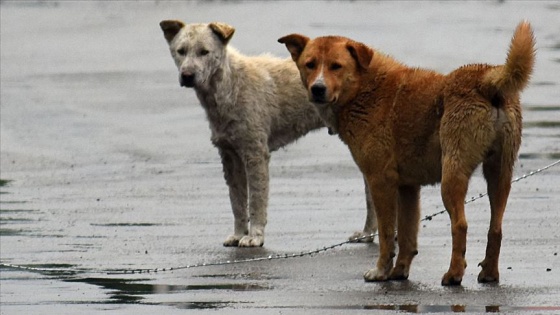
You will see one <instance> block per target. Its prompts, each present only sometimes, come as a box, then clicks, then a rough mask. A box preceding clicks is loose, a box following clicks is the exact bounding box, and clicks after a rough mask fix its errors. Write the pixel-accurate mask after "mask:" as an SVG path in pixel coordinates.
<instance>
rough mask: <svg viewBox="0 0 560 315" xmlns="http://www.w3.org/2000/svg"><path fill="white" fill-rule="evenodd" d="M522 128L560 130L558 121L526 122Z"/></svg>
mask: <svg viewBox="0 0 560 315" xmlns="http://www.w3.org/2000/svg"><path fill="white" fill-rule="evenodd" d="M523 128H560V121H528V122H524V123H523Z"/></svg>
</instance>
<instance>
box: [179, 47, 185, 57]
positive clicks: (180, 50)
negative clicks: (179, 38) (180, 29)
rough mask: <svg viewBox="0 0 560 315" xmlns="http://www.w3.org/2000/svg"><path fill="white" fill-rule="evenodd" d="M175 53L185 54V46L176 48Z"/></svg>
mask: <svg viewBox="0 0 560 315" xmlns="http://www.w3.org/2000/svg"><path fill="white" fill-rule="evenodd" d="M177 53H178V54H179V55H181V56H185V55H186V54H187V50H186V49H185V48H179V49H177Z"/></svg>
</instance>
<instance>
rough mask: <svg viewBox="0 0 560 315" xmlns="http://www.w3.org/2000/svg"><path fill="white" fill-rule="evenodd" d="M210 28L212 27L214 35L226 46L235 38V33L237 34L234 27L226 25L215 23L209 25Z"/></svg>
mask: <svg viewBox="0 0 560 315" xmlns="http://www.w3.org/2000/svg"><path fill="white" fill-rule="evenodd" d="M208 26H209V27H210V29H211V30H212V32H214V34H216V35H218V37H219V38H220V40H221V41H222V43H224V45H225V44H227V43H228V42H229V40H230V39H231V37H232V36H233V33H234V32H235V28H233V26H230V25H227V24H226V23H220V22H214V23H210V24H208Z"/></svg>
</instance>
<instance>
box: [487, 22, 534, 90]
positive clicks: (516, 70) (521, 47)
mask: <svg viewBox="0 0 560 315" xmlns="http://www.w3.org/2000/svg"><path fill="white" fill-rule="evenodd" d="M534 65H535V37H534V35H533V30H532V29H531V25H530V24H529V22H527V21H523V22H521V23H519V25H518V26H517V29H516V30H515V33H514V35H513V38H512V39H511V44H510V46H509V51H508V55H507V59H506V63H505V65H502V66H499V67H496V68H494V69H492V70H491V71H490V72H488V73H487V74H486V76H485V78H484V83H486V84H484V85H489V86H490V87H493V89H496V92H499V93H501V94H510V93H517V92H520V91H522V90H523V89H524V88H525V87H526V86H527V84H528V83H529V79H530V78H531V73H532V72H533V67H534Z"/></svg>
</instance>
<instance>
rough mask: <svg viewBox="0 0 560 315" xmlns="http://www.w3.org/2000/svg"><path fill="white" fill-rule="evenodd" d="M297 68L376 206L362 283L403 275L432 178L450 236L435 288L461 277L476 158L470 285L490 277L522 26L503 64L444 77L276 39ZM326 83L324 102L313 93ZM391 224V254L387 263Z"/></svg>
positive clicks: (514, 120)
mask: <svg viewBox="0 0 560 315" xmlns="http://www.w3.org/2000/svg"><path fill="white" fill-rule="evenodd" d="M279 42H281V43H284V44H285V45H286V47H287V48H288V50H289V51H290V53H291V55H292V59H293V60H294V61H295V62H296V64H297V65H298V68H299V70H300V75H301V78H302V81H303V83H304V86H305V87H306V88H307V90H308V95H309V97H310V99H311V100H312V101H314V102H315V104H316V106H317V108H318V109H319V111H320V113H321V115H322V117H323V119H325V120H326V123H327V125H329V126H331V128H334V129H335V130H336V131H338V133H339V136H340V138H341V140H342V141H343V142H345V143H346V144H347V145H348V147H349V149H350V151H351V153H352V156H353V158H354V160H355V162H356V163H357V165H358V167H359V168H360V170H361V171H362V173H363V174H364V177H365V178H366V180H367V183H368V186H369V188H370V193H371V195H372V197H373V202H374V205H375V208H376V209H377V219H378V226H379V243H380V255H379V258H378V261H377V265H376V268H374V269H371V270H369V271H367V272H366V273H365V275H364V278H365V280H366V281H384V280H400V279H407V278H408V274H409V269H410V265H411V262H412V260H413V258H414V256H415V255H416V254H417V234H418V225H419V218H420V198H419V197H420V188H421V186H422V185H430V184H435V183H438V182H441V194H442V199H443V202H444V205H445V208H446V209H447V211H448V213H449V216H450V218H451V233H452V239H453V245H452V254H451V262H450V267H449V270H448V271H447V272H446V273H445V274H444V276H443V278H442V284H443V285H458V284H460V283H461V281H462V278H463V275H464V270H465V267H466V261H465V252H466V234H467V221H466V218H465V211H464V201H465V197H466V193H467V188H468V183H469V179H470V177H471V175H472V173H473V171H474V170H475V168H476V167H477V166H478V165H479V164H482V165H483V166H482V167H483V173H484V177H485V179H486V181H487V189H488V194H489V199H490V205H491V220H490V227H489V231H488V243H487V248H486V257H485V258H484V260H483V261H482V262H481V263H480V266H481V267H482V271H481V272H480V274H479V276H478V281H479V282H497V281H499V271H498V258H499V253H500V246H501V237H502V218H503V214H504V210H505V206H506V203H507V198H508V195H509V191H510V185H511V178H512V172H513V166H514V162H515V160H516V157H517V152H518V150H519V146H520V144H521V128H522V114H521V105H520V100H519V98H520V92H521V90H522V89H523V88H524V87H525V86H526V85H527V84H528V81H529V78H530V75H531V72H532V69H533V65H534V58H535V48H534V47H535V42H534V37H533V33H532V30H531V27H530V25H529V23H527V22H522V23H520V24H519V26H518V27H517V29H516V31H515V35H514V37H513V39H512V41H511V45H510V49H509V52H508V57H507V60H506V63H505V65H500V66H492V65H487V64H474V65H466V66H463V67H460V68H458V69H456V70H455V71H453V72H451V73H449V74H447V75H443V74H440V73H437V72H434V71H430V70H425V69H418V68H410V67H407V66H405V65H403V64H401V63H400V62H398V61H396V60H394V59H392V58H391V57H389V56H386V55H384V54H382V53H380V52H379V51H377V50H373V49H372V48H369V47H367V46H365V45H364V44H361V43H358V42H355V41H353V40H351V39H348V38H344V37H337V36H328V37H319V38H316V39H309V38H307V37H305V36H303V35H299V34H291V35H288V36H285V37H283V38H281V39H279ZM315 85H324V86H325V87H326V95H325V99H318V98H317V97H316V96H315V95H314V94H313V91H312V88H313V87H314V86H315ZM395 230H397V232H398V247H399V253H398V257H397V259H396V263H395V264H393V257H394V256H395Z"/></svg>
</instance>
